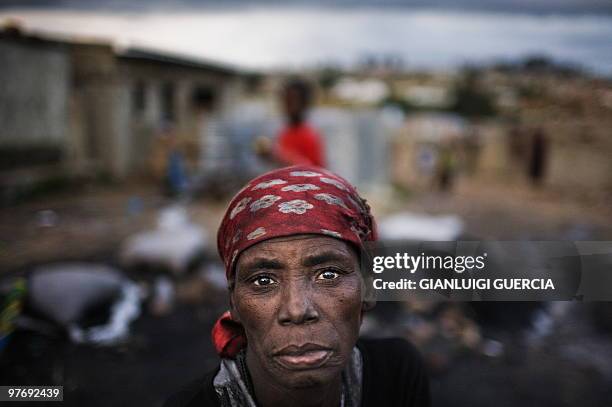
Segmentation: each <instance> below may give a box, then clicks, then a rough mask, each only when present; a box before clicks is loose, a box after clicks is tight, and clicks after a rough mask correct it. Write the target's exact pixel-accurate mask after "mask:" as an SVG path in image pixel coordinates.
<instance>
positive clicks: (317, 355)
mask: <svg viewBox="0 0 612 407" xmlns="http://www.w3.org/2000/svg"><path fill="white" fill-rule="evenodd" d="M330 353H331V352H330V351H328V350H313V351H308V352H304V353H302V354H300V355H278V356H277V358H278V359H279V360H280V362H281V363H282V364H283V365H285V366H289V367H297V368H299V367H305V368H307V367H318V366H320V365H322V364H323V363H324V362H325V361H326V360H327V357H328V356H329V354H330Z"/></svg>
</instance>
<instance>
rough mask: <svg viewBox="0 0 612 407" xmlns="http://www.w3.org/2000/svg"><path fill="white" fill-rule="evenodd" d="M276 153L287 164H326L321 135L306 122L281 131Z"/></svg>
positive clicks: (321, 165) (320, 165) (319, 165)
mask: <svg viewBox="0 0 612 407" xmlns="http://www.w3.org/2000/svg"><path fill="white" fill-rule="evenodd" d="M276 155H277V157H278V158H279V159H280V160H281V161H283V162H284V163H285V164H287V165H316V166H318V167H323V166H324V165H325V158H324V148H323V141H322V140H321V136H320V135H319V133H317V132H316V131H315V130H314V129H313V128H312V127H310V126H309V125H307V124H305V123H302V124H299V125H297V126H290V127H287V128H285V130H283V131H282V132H281V133H280V135H279V137H278V142H277V145H276Z"/></svg>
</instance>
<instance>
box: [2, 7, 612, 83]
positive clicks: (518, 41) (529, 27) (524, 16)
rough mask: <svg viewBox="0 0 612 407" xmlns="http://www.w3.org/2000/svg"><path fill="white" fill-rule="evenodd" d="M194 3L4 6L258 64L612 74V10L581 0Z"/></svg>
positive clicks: (141, 42) (19, 15)
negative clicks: (556, 66)
mask: <svg viewBox="0 0 612 407" xmlns="http://www.w3.org/2000/svg"><path fill="white" fill-rule="evenodd" d="M189 1H191V3H193V0H183V1H175V3H179V4H181V7H178V6H177V7H169V5H168V3H167V2H166V3H164V5H163V8H160V7H159V6H155V2H154V1H153V3H151V2H148V3H147V4H148V5H147V6H146V7H144V6H143V7H142V8H138V9H134V8H126V7H123V6H121V4H120V3H118V2H117V1H115V2H114V3H113V4H114V5H113V6H112V7H110V6H109V7H94V8H91V7H90V8H83V7H72V6H70V5H63V6H61V7H49V6H46V7H6V3H5V7H3V8H0V21H1V20H4V19H6V18H16V19H18V20H19V21H20V22H21V24H22V25H23V26H24V27H25V28H26V29H27V30H33V31H37V32H46V33H54V34H61V35H68V36H74V35H77V36H88V37H96V38H99V39H103V40H107V41H110V42H113V43H115V44H117V45H118V46H124V47H126V46H140V47H147V48H154V49H157V50H161V51H165V52H171V53H177V54H184V55H187V56H193V57H197V58H203V59H208V60H213V61H219V62H223V63H228V64H232V65H235V66H238V67H244V68H248V69H258V70H266V69H276V68H283V69H284V68H290V69H301V68H304V67H309V66H320V65H325V64H334V65H341V66H351V65H354V64H355V63H357V62H358V61H360V60H363V58H364V57H366V56H371V55H374V56H390V55H393V56H399V57H401V59H402V60H403V61H404V62H405V64H406V66H407V67H408V68H414V69H453V68H456V67H459V66H462V65H464V64H476V63H488V62H492V61H499V60H505V61H512V60H518V59H520V58H524V57H526V56H530V55H546V56H549V57H551V58H553V59H555V60H557V61H560V62H567V63H569V64H572V65H578V66H582V67H584V68H586V69H587V70H591V71H594V72H596V73H598V74H604V75H612V14H608V13H605V12H603V13H592V12H586V11H584V10H586V9H584V10H583V11H580V12H579V11H572V12H567V10H569V8H567V7H569V5H571V4H573V5H575V4H576V3H578V2H576V1H574V0H539V1H537V0H533V1H532V2H527V3H533V4H540V5H544V4H547V5H548V6H552V5H553V3H556V4H557V5H559V4H564V5H565V7H566V8H565V10H566V12H559V13H553V12H551V13H539V12H537V13H536V12H531V11H529V12H526V11H524V10H523V9H520V8H515V9H513V10H512V11H507V10H502V9H497V10H490V9H479V8H474V9H471V10H468V9H465V10H457V9H456V8H445V7H441V8H414V7H399V8H397V7H371V6H368V7H357V6H350V7H348V6H346V7H315V6H313V5H312V3H311V5H310V6H308V7H302V6H287V5H282V6H279V5H273V4H265V5H262V4H258V5H251V6H249V7H238V6H234V7H227V6H224V7H199V6H198V7H194V6H193V4H191V5H190V7H183V6H184V4H185V2H189ZM338 1H339V2H340V3H342V1H341V0H338ZM479 1H480V2H482V0H462V1H461V2H459V3H457V2H455V3H456V4H460V3H469V4H472V5H474V4H476V3H479ZM504 1H505V0H495V2H498V3H499V4H501V3H504ZM234 2H235V3H244V0H241V1H238V0H235V1H234ZM439 2H440V3H441V2H442V0H439ZM513 2H514V3H515V4H516V5H518V4H521V3H525V1H523V0H514V1H513ZM94 3H95V4H98V6H100V5H101V4H102V3H101V2H94ZM506 3H507V2H506ZM580 3H582V7H583V8H584V7H586V6H589V5H590V7H595V6H597V5H598V4H603V2H602V1H600V0H584V1H583V2H580ZM605 3H606V4H610V3H612V0H607V1H606V2H605ZM131 4H132V5H134V4H138V0H134V1H133V2H131ZM209 4H210V3H209ZM226 4H227V3H226ZM91 5H92V3H90V6H91Z"/></svg>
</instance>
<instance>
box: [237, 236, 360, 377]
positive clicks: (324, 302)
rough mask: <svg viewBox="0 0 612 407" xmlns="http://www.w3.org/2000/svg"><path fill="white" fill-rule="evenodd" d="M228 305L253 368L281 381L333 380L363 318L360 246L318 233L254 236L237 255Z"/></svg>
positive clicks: (350, 347) (344, 360) (356, 334)
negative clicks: (257, 239)
mask: <svg viewBox="0 0 612 407" xmlns="http://www.w3.org/2000/svg"><path fill="white" fill-rule="evenodd" d="M231 312H232V317H233V318H234V319H235V320H238V321H239V322H241V323H242V325H243V326H244V329H245V332H246V337H247V341H248V348H247V349H248V351H247V352H248V354H247V360H248V363H249V369H250V370H251V374H252V375H253V374H258V375H259V374H261V375H264V376H267V377H265V379H266V380H268V381H272V382H273V383H275V384H276V385H277V386H283V387H284V388H303V387H310V386H314V385H320V384H324V383H327V382H329V381H331V380H335V379H337V378H338V376H339V375H340V373H341V371H342V369H343V368H344V367H345V366H346V363H347V361H348V360H349V358H350V355H351V351H352V348H353V346H354V345H355V342H356V341H357V338H358V335H359V327H360V324H361V312H362V279H361V274H360V272H359V259H358V257H357V254H356V252H355V251H354V250H353V249H352V248H351V247H350V246H349V245H348V244H347V243H345V242H343V241H341V240H338V239H334V238H331V237H325V236H317V235H301V236H292V237H287V238H276V239H271V240H267V241H263V242H261V243H258V244H257V245H255V246H253V247H250V248H249V249H247V250H245V251H244V252H243V253H242V254H241V255H240V257H239V258H238V261H237V263H236V273H235V279H234V282H233V289H232V290H231Z"/></svg>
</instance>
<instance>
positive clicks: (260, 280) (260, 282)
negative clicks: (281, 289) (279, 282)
mask: <svg viewBox="0 0 612 407" xmlns="http://www.w3.org/2000/svg"><path fill="white" fill-rule="evenodd" d="M253 283H254V284H255V285H257V286H260V287H264V286H268V285H270V284H273V283H274V280H272V279H271V278H270V277H267V276H261V277H257V278H255V279H254V280H253Z"/></svg>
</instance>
